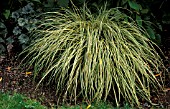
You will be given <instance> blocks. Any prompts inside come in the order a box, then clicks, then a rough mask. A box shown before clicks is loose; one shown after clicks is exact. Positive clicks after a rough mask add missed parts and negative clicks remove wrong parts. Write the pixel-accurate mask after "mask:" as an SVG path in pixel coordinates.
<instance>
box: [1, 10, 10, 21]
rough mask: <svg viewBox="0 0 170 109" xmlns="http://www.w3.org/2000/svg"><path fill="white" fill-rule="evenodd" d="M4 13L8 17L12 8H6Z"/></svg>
mask: <svg viewBox="0 0 170 109" xmlns="http://www.w3.org/2000/svg"><path fill="white" fill-rule="evenodd" d="M3 15H4V16H5V18H6V19H8V18H9V15H10V10H5V12H3Z"/></svg>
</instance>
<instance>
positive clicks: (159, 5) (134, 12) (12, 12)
mask: <svg viewBox="0 0 170 109" xmlns="http://www.w3.org/2000/svg"><path fill="white" fill-rule="evenodd" d="M72 2H73V3H74V4H75V5H76V6H78V7H79V8H80V7H81V6H82V5H83V3H85V2H86V3H87V4H88V7H89V8H90V9H91V10H92V11H93V12H94V13H95V9H96V8H95V6H98V7H100V6H103V5H104V4H105V3H107V8H114V7H122V11H124V12H125V13H127V14H128V15H129V16H131V17H132V18H133V19H134V20H136V22H137V23H138V25H139V27H144V28H145V29H146V30H147V32H148V34H149V35H150V37H149V38H150V39H151V40H153V41H154V42H156V43H157V44H158V45H159V46H163V47H164V48H166V49H167V48H170V45H169V44H168V43H170V32H169V31H170V12H169V7H168V6H169V5H170V1H168V0H98V1H95V0H72ZM72 2H71V1H70V0H3V2H1V4H0V36H1V37H0V55H8V56H10V55H12V54H13V53H14V54H17V53H19V52H21V51H22V49H24V48H25V47H26V46H28V45H29V44H30V41H31V39H30V38H29V33H30V32H31V31H32V30H34V29H35V28H36V25H35V22H36V20H38V19H37V18H36V16H37V15H38V14H40V13H42V12H46V11H56V10H60V9H61V8H68V7H70V8H71V6H72Z"/></svg>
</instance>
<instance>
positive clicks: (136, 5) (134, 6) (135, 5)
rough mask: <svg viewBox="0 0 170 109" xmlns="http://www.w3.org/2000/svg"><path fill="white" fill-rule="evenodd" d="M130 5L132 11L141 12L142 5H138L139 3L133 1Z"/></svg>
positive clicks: (130, 1) (130, 0) (131, 0)
mask: <svg viewBox="0 0 170 109" xmlns="http://www.w3.org/2000/svg"><path fill="white" fill-rule="evenodd" d="M128 3H129V6H130V7H131V8H132V9H134V10H136V11H139V9H140V8H141V7H140V5H139V4H137V3H136V2H135V1H133V0H129V1H128Z"/></svg>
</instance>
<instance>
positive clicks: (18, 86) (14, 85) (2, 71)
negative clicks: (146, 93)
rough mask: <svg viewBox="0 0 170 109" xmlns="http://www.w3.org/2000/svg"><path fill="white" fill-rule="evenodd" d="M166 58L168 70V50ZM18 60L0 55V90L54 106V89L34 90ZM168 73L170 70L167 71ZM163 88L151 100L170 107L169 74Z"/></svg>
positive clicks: (160, 106)
mask: <svg viewBox="0 0 170 109" xmlns="http://www.w3.org/2000/svg"><path fill="white" fill-rule="evenodd" d="M164 53H165V55H166V58H165V59H164V62H165V66H166V68H167V70H170V50H168V51H164ZM18 63H19V62H18V61H16V60H14V59H12V58H10V59H8V58H7V57H5V56H1V57H0V91H2V92H7V91H11V92H18V93H22V94H24V95H26V96H28V97H30V98H33V99H37V100H38V101H40V102H41V103H42V104H44V105H46V106H49V107H51V106H54V105H55V104H56V103H57V97H56V96H55V91H54V90H53V89H52V88H50V87H47V86H45V87H39V88H38V89H37V90H36V91H35V87H36V84H34V83H33V81H32V78H33V75H32V72H31V71H27V70H21V69H20V68H19V67H18ZM169 73H170V72H169ZM165 76H166V78H165V90H164V92H160V94H159V96H156V95H152V98H151V99H152V101H153V102H154V103H156V104H159V105H158V106H157V107H159V108H167V109H168V108H169V109H170V79H169V77H168V76H169V74H166V75H165ZM143 106H144V107H145V108H147V109H148V108H150V105H149V104H147V103H145V102H144V103H143Z"/></svg>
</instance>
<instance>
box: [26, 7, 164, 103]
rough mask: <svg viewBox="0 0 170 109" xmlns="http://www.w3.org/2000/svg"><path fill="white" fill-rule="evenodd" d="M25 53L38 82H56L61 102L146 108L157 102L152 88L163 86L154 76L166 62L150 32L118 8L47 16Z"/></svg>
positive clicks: (82, 10)
mask: <svg viewBox="0 0 170 109" xmlns="http://www.w3.org/2000/svg"><path fill="white" fill-rule="evenodd" d="M32 37H34V38H35V41H34V42H33V43H32V44H31V45H30V46H29V47H28V48H26V49H25V51H24V52H23V53H27V56H26V57H25V60H26V61H27V63H26V64H27V65H30V66H34V78H35V79H36V78H37V77H41V79H40V81H39V83H38V85H40V83H42V82H43V81H44V80H46V82H48V83H49V84H51V83H53V84H54V82H55V86H56V94H57V95H58V96H59V99H62V100H64V101H65V100H67V99H68V98H69V99H70V100H73V101H76V100H77V98H78V97H80V96H81V97H83V98H84V99H86V100H89V101H93V100H96V101H98V100H101V99H103V100H106V99H107V98H108V97H111V98H113V100H114V102H115V104H117V106H119V104H120V103H121V100H122V99H123V100H125V101H126V102H129V104H131V105H140V103H139V100H140V99H141V98H142V99H144V100H147V101H148V102H151V100H150V88H153V89H156V90H157V89H158V88H161V85H160V83H159V82H158V81H157V79H156V77H155V76H154V74H153V68H154V69H155V70H156V71H157V72H159V66H160V65H162V62H161V59H160V57H159V55H158V53H157V52H156V50H155V49H154V47H153V45H154V46H155V44H154V43H153V42H151V41H150V40H149V39H148V38H147V33H146V32H145V31H144V30H142V29H140V28H139V27H138V26H137V25H136V23H135V22H134V21H133V20H132V19H130V18H129V17H128V16H126V15H125V14H124V13H121V12H120V11H119V10H118V9H117V8H114V9H110V10H107V9H106V8H102V9H99V10H98V13H94V14H92V13H91V12H90V11H89V10H88V9H87V8H86V7H83V9H77V8H73V10H68V9H65V10H64V11H62V12H48V13H45V14H43V15H42V19H41V20H40V26H39V28H37V29H36V30H35V31H34V32H33V34H32Z"/></svg>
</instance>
